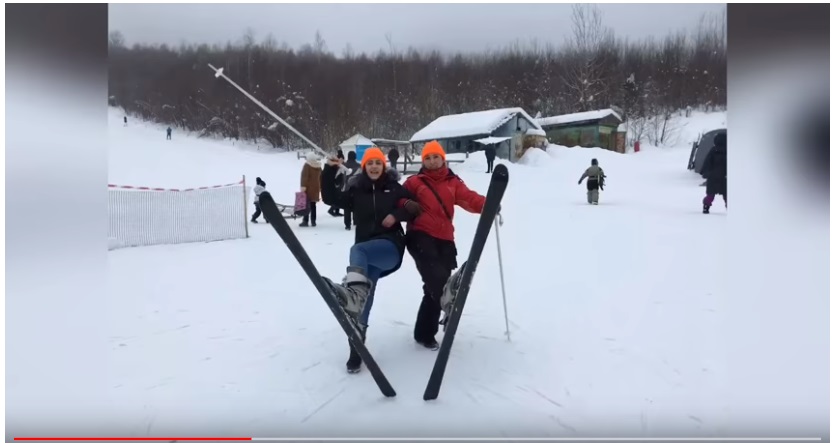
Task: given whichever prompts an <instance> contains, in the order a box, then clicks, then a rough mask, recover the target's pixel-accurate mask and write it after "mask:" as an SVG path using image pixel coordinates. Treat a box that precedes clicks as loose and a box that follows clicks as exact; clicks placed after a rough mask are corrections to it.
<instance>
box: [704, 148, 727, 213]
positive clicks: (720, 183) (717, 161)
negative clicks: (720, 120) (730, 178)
mask: <svg viewBox="0 0 833 443" xmlns="http://www.w3.org/2000/svg"><path fill="white" fill-rule="evenodd" d="M727 163H728V162H727V157H726V134H725V133H722V132H721V133H719V134H717V135H715V136H714V147H712V149H711V151H709V153H708V154H707V155H706V159H705V160H704V161H703V168H702V171H703V175H705V176H706V196H705V197H703V214H708V213H709V208H711V206H712V203H713V202H714V196H715V195H717V194H720V195H722V196H723V203H724V206H725V207H726V208H728V207H729V198H728V196H727V194H726V191H727V189H726V188H727V184H728V183H727V180H726V178H727V176H726V173H727Z"/></svg>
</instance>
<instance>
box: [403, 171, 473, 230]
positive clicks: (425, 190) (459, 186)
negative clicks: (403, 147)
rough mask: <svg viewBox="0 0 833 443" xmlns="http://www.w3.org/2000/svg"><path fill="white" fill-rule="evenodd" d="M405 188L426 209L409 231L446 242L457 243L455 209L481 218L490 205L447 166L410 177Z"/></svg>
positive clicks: (423, 209) (412, 223) (411, 224)
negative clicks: (457, 208)
mask: <svg viewBox="0 0 833 443" xmlns="http://www.w3.org/2000/svg"><path fill="white" fill-rule="evenodd" d="M403 186H405V189H407V190H408V191H409V192H410V193H411V194H413V195H414V197H415V198H416V201H417V202H418V203H419V205H420V206H421V207H422V213H421V214H420V215H419V216H418V217H417V218H416V219H415V220H413V221H410V222H408V231H409V232H410V231H412V230H413V231H422V232H425V233H426V234H428V235H430V236H432V237H435V238H439V239H442V240H448V241H454V223H453V220H454V205H457V206H459V207H461V208H463V209H465V210H466V211H468V212H471V213H474V214H479V213H481V212H482V211H483V204H484V203H486V197H484V196H482V195H480V194H478V193H477V192H475V191H472V190H471V189H469V187H468V186H466V184H465V183H463V180H462V179H461V178H460V177H458V176H457V175H456V174H455V173H454V172H452V171H451V170H450V169H448V167H446V166H443V167H442V168H440V169H437V170H434V171H429V170H427V169H425V168H422V169H421V170H420V171H419V173H418V174H416V175H412V176H410V177H408V179H407V180H405V183H404V184H403ZM431 189H433V190H434V192H436V195H435V194H434V192H432V191H431ZM438 197H439V198H438ZM405 201H406V200H400V202H399V204H400V205H401V206H404V204H405Z"/></svg>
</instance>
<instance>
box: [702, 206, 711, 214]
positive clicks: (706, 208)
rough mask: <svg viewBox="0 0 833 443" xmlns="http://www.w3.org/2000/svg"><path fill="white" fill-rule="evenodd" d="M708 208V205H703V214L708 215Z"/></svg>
mask: <svg viewBox="0 0 833 443" xmlns="http://www.w3.org/2000/svg"><path fill="white" fill-rule="evenodd" d="M709 207H710V206H709V205H703V214H708V213H709Z"/></svg>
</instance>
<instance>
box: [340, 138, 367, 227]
mask: <svg viewBox="0 0 833 443" xmlns="http://www.w3.org/2000/svg"><path fill="white" fill-rule="evenodd" d="M341 166H343V168H340V169H339V172H338V174H336V178H337V179H339V180H341V182H342V190H343V189H344V188H346V187H347V183H348V182H349V181H350V179H351V178H352V177H353V176H354V175H355V174H358V173H360V172H361V170H362V167H361V165H359V162H358V161H356V151H350V152H348V153H347V161H346V162H344V163H343V164H342V165H341ZM341 209H343V210H344V229H346V230H348V231H349V230H350V229H351V227H352V226H353V225H354V223H353V217H352V214H350V210H349V209H347V208H344V207H342V208H341Z"/></svg>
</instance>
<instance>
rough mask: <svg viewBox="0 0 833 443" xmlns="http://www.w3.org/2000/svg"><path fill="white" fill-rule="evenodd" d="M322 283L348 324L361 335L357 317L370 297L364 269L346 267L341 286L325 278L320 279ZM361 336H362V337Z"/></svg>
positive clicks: (369, 282)
mask: <svg viewBox="0 0 833 443" xmlns="http://www.w3.org/2000/svg"><path fill="white" fill-rule="evenodd" d="M322 278H323V279H324V282H326V283H327V285H328V286H329V287H330V290H331V291H332V292H333V295H335V297H336V299H337V300H338V304H339V305H341V309H343V310H344V312H345V313H347V317H349V318H350V322H351V323H352V324H353V327H354V328H356V331H358V332H359V334H363V332H362V329H363V328H362V327H361V324H360V323H359V316H360V315H361V313H362V310H364V305H365V303H366V302H367V298H368V296H369V295H370V289H371V285H372V283H371V281H370V280H369V279H368V278H367V276H365V274H364V269H362V268H357V267H353V266H348V267H347V274H346V275H345V276H344V279H343V280H342V281H341V284H340V285H338V284H335V283H333V282H332V280H330V279H328V278H327V277H322ZM362 336H363V335H362Z"/></svg>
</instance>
